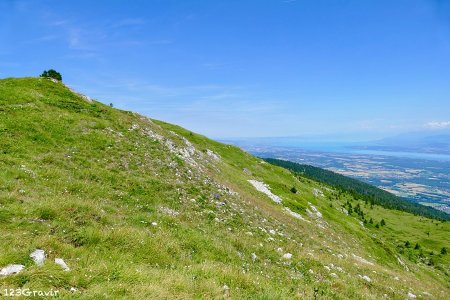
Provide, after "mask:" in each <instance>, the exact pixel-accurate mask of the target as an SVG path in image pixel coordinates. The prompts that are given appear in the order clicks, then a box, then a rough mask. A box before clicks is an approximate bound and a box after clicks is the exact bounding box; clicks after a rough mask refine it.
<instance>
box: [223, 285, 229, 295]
mask: <svg viewBox="0 0 450 300" xmlns="http://www.w3.org/2000/svg"><path fill="white" fill-rule="evenodd" d="M222 289H223V294H224V296H225V297H228V296H229V295H230V288H229V286H228V285H226V284H224V285H223V287H222Z"/></svg>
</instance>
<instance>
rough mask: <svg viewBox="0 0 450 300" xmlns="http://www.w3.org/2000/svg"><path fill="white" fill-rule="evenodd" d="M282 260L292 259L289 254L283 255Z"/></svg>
mask: <svg viewBox="0 0 450 300" xmlns="http://www.w3.org/2000/svg"><path fill="white" fill-rule="evenodd" d="M283 258H284V259H291V258H292V254H291V253H285V254H284V255H283Z"/></svg>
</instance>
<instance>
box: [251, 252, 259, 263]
mask: <svg viewBox="0 0 450 300" xmlns="http://www.w3.org/2000/svg"><path fill="white" fill-rule="evenodd" d="M257 258H258V257H257V256H256V254H255V253H252V261H253V262H255V260H256V259H257Z"/></svg>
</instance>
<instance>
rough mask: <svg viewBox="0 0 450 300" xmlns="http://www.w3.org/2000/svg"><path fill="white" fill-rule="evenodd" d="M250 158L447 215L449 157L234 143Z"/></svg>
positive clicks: (323, 147) (449, 183) (448, 207)
mask: <svg viewBox="0 0 450 300" xmlns="http://www.w3.org/2000/svg"><path fill="white" fill-rule="evenodd" d="M234 144H236V145H238V146H241V147H242V148H243V149H245V150H247V151H249V152H250V153H252V154H253V155H256V156H259V157H264V158H277V159H284V160H289V161H293V162H297V163H301V164H308V165H312V166H316V167H320V168H324V169H327V170H330V171H334V172H336V173H339V174H342V175H345V176H349V177H352V178H355V179H359V180H362V181H364V182H366V183H369V184H372V185H375V186H377V187H379V188H381V189H383V190H386V191H388V192H390V193H392V194H394V195H396V196H399V197H403V198H406V199H408V200H411V201H413V202H416V203H419V204H422V205H427V206H432V207H434V208H436V209H439V210H441V211H444V212H447V213H450V157H448V155H444V154H442V155H439V154H429V153H413V152H408V153H403V154H402V153H400V152H395V151H392V152H390V151H375V150H360V149H351V148H344V147H342V148H339V149H336V148H330V147H328V146H322V147H315V148H314V149H313V148H311V147H305V148H301V147H294V146H282V147H277V146H274V145H261V144H258V145H251V143H249V142H247V143H245V144H243V143H240V142H235V143H234Z"/></svg>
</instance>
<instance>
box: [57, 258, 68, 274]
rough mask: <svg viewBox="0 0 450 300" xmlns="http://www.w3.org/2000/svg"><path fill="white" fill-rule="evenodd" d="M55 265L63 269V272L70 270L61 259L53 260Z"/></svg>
mask: <svg viewBox="0 0 450 300" xmlns="http://www.w3.org/2000/svg"><path fill="white" fill-rule="evenodd" d="M55 264H57V265H58V266H60V267H61V268H63V270H64V271H70V268H69V267H68V266H67V264H66V262H65V261H64V260H63V259H62V258H55Z"/></svg>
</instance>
